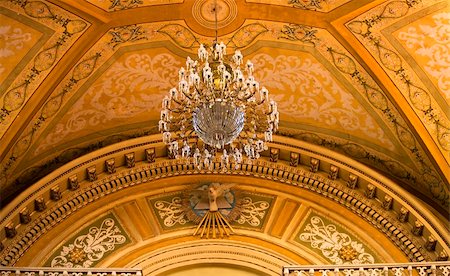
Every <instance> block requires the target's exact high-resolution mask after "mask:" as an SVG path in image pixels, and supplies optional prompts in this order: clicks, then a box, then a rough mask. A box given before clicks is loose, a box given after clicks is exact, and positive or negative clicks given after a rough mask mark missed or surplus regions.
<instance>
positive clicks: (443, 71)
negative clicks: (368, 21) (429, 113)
mask: <svg viewBox="0 0 450 276" xmlns="http://www.w3.org/2000/svg"><path fill="white" fill-rule="evenodd" d="M449 26H450V12H449V11H439V12H436V13H434V14H431V15H428V16H425V17H423V18H421V19H420V20H417V21H415V22H412V23H410V24H408V25H406V26H405V27H403V28H401V29H399V30H398V31H396V32H395V35H396V37H397V39H398V40H399V41H400V42H401V43H402V45H403V47H404V48H405V49H406V50H408V53H409V54H410V55H411V56H412V57H413V58H414V60H415V61H416V62H417V64H418V65H419V66H421V67H422V68H423V69H424V71H425V72H426V73H427V74H428V76H429V77H430V78H431V79H432V80H433V83H434V85H435V86H436V87H437V88H438V90H439V92H440V93H441V94H442V96H443V97H444V98H445V99H446V100H447V102H450V41H449V36H450V30H449Z"/></svg>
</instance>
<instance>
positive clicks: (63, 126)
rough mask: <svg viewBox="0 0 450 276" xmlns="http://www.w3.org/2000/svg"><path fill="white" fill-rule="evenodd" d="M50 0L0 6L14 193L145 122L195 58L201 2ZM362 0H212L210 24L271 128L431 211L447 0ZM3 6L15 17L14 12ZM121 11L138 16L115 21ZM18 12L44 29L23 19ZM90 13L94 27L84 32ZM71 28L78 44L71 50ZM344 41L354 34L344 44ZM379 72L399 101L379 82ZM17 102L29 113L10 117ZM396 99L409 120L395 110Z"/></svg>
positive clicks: (139, 132) (143, 127)
mask: <svg viewBox="0 0 450 276" xmlns="http://www.w3.org/2000/svg"><path fill="white" fill-rule="evenodd" d="M56 2H57V1H52V2H51V3H50V2H46V1H34V2H29V1H26V0H23V1H17V0H14V1H13V0H11V1H3V2H1V4H0V5H2V11H3V10H4V11H5V12H2V13H1V14H0V16H2V17H1V19H2V24H3V25H5V26H6V25H8V26H9V25H11V26H12V25H13V24H14V26H16V27H15V28H16V29H17V28H20V29H21V30H22V31H21V32H22V34H24V33H30V39H29V40H26V41H25V40H24V41H23V45H22V44H21V46H20V47H21V48H20V49H17V50H20V51H19V52H17V53H16V54H15V55H14V57H7V58H10V59H8V60H5V61H1V62H2V64H4V63H8V64H12V65H13V66H8V67H5V66H3V68H5V69H3V72H4V73H2V75H0V81H2V83H1V85H0V88H1V91H0V95H2V103H3V108H2V109H1V110H0V120H1V122H2V124H1V126H0V133H1V134H2V135H4V134H5V133H7V132H8V129H9V128H10V126H12V128H11V129H10V130H9V132H8V133H7V134H8V137H12V138H11V142H8V143H5V146H3V145H2V147H1V148H0V149H1V150H0V153H1V157H2V159H1V162H0V164H1V177H0V183H1V184H2V189H3V190H2V191H7V190H9V189H12V190H14V189H15V192H17V191H20V189H22V188H24V187H26V186H27V185H29V184H31V183H33V181H36V177H41V176H43V175H44V173H45V172H47V171H46V170H49V168H54V167H58V166H61V165H63V164H64V162H67V160H70V159H71V158H75V157H77V156H76V155H65V154H66V152H68V151H73V150H78V152H81V153H86V152H89V151H92V150H94V149H97V148H99V147H102V146H103V145H105V143H103V142H102V141H103V139H109V138H110V137H118V136H120V137H122V138H121V139H124V138H123V137H128V138H130V137H136V136H143V135H145V134H148V133H152V132H155V130H156V127H157V120H158V118H159V112H160V111H159V109H160V104H161V99H162V97H163V96H164V95H166V94H167V93H168V90H169V89H170V88H171V87H173V86H174V85H175V84H176V76H177V70H178V68H179V67H180V66H181V65H183V64H184V60H185V58H186V57H187V56H191V57H194V56H195V55H196V51H197V49H198V47H199V45H200V43H205V44H208V45H210V44H211V43H212V41H213V40H214V37H213V35H214V32H213V30H212V29H211V28H213V27H211V24H210V23H211V9H212V8H211V1H195V2H193V1H192V2H191V1H188V2H189V3H187V2H182V1H177V2H173V1H150V0H148V1H145V0H142V1H134V0H133V1H132V0H129V1H124V0H108V1H107V0H99V1H94V0H92V1H86V2H82V3H81V4H80V3H78V4H77V5H81V6H83V5H86V6H90V7H92V4H94V5H96V6H98V7H100V8H102V9H104V10H105V11H108V12H110V13H108V15H110V16H109V17H108V18H109V19H108V20H110V21H108V22H103V21H102V20H104V18H98V19H96V18H91V17H95V14H94V15H92V14H89V15H86V14H84V13H83V12H81V11H80V10H79V9H77V8H72V4H71V1H69V0H67V1H62V2H61V5H62V6H64V9H62V8H60V7H58V6H57V5H55V3H56ZM369 2H370V1H368V2H367V3H366V2H358V4H357V3H356V1H345V0H343V1H338V0H336V1H290V0H286V1H281V0H277V1H232V0H227V1H225V0H223V1H218V5H219V8H220V7H221V10H220V9H219V12H220V11H221V12H222V13H223V14H220V18H219V19H220V20H221V22H218V23H219V24H222V26H224V29H226V30H227V33H225V34H223V35H221V36H220V40H223V41H224V42H225V43H226V44H227V45H228V47H229V53H230V52H232V51H233V50H234V49H235V48H239V49H241V50H242V52H243V54H244V57H245V58H250V59H251V60H252V61H253V62H254V63H255V67H256V72H255V74H256V78H257V79H258V80H259V81H260V83H261V84H262V85H264V86H266V87H267V88H268V89H269V90H270V91H271V95H272V96H273V97H274V99H275V100H276V101H277V102H278V104H279V109H280V113H281V124H280V126H281V130H280V132H279V135H285V136H290V137H294V138H297V139H300V140H304V141H308V142H311V143H314V144H318V145H321V146H323V147H327V148H329V149H331V150H335V151H337V152H340V153H343V154H345V155H346V156H348V157H350V158H353V159H355V160H357V161H359V162H362V163H364V164H367V165H369V166H372V167H375V168H377V169H379V170H380V171H383V172H384V173H385V174H386V175H387V176H388V177H391V178H393V179H395V180H396V181H399V182H400V183H402V184H403V185H404V187H406V188H407V189H409V190H413V191H416V192H418V193H420V194H422V195H425V196H426V197H427V198H430V199H431V200H433V201H434V202H435V203H437V204H439V205H440V206H441V207H442V208H444V209H445V208H446V207H447V206H448V203H449V202H448V198H449V192H448V179H446V174H445V172H444V171H445V168H443V167H442V163H440V162H436V158H437V157H435V156H433V154H432V153H434V151H433V150H430V149H429V142H428V141H427V140H425V139H424V138H423V137H425V136H427V137H428V136H430V135H431V136H432V137H433V139H434V140H432V142H433V143H435V144H436V145H438V147H439V149H440V151H441V153H442V154H443V155H444V156H445V158H446V159H447V161H448V160H449V158H450V157H449V155H448V149H447V147H448V145H449V142H448V137H450V135H449V123H448V114H446V113H448V100H449V95H448V91H447V90H448V83H447V82H448V78H447V75H448V74H447V73H448V72H447V71H445V69H446V68H447V67H448V66H447V65H446V63H445V62H446V61H445V59H443V58H440V57H441V56H444V53H446V52H445V51H448V46H447V44H448V43H447V40H448V35H446V32H448V28H439V27H442V25H443V26H448V24H449V22H448V7H447V4H446V3H445V2H443V1H437V0H429V1H428V0H427V1H425V0H422V1H420V2H421V4H418V3H417V2H418V1H379V2H377V3H370V4H368V3H369ZM162 4H167V5H162ZM267 4H270V5H267ZM155 5H156V6H157V7H158V9H161V8H162V7H166V6H167V14H166V15H165V16H168V17H172V19H171V20H166V21H160V22H152V20H153V19H152V18H145V17H143V16H142V15H143V14H147V12H151V11H152V10H153V9H154V7H156V6H155ZM366 6H367V7H366ZM373 6H375V7H373ZM77 7H78V6H77ZM249 7H255V9H252V8H249ZM347 7H356V8H358V7H359V8H360V9H358V10H356V11H353V10H351V9H350V8H347ZM135 8H136V9H135ZM272 8H274V9H277V11H281V13H280V18H279V20H277V21H270V20H266V17H267V18H271V20H273V16H274V15H273V14H271V13H270V11H271V9H272ZM119 10H120V11H119ZM261 11H263V12H261ZM7 13H17V14H19V15H20V16H21V17H23V18H24V19H23V20H22V19H19V21H17V20H18V19H17V18H16V17H17V16H16V17H11V16H8V15H7ZM78 13H79V14H78ZM361 13H362V14H361ZM19 15H18V16H19ZM299 15H300V16H299ZM302 15H304V16H305V19H304V18H303V17H302ZM306 15H309V16H311V15H313V18H311V17H308V18H306ZM337 17H343V18H347V17H348V18H352V19H350V20H347V21H345V23H346V24H345V25H342V26H339V27H340V28H342V29H345V30H346V31H347V32H349V34H347V35H350V36H352V37H349V36H347V35H345V34H341V33H339V32H336V30H335V29H334V28H332V27H330V26H332V25H327V24H328V23H331V21H332V20H334V19H335V18H337ZM3 18H5V19H4V20H3ZM82 18H83V19H82ZM84 18H90V20H91V22H88V21H87V20H85V19H84ZM124 18H125V19H126V18H129V19H130V20H134V19H136V18H137V19H136V20H137V21H142V22H138V23H137V24H131V25H127V23H128V22H127V23H124ZM140 18H145V20H144V19H142V20H141V19H140ZM4 22H6V23H4ZM30 22H38V24H36V26H38V25H45V26H47V27H45V28H41V29H39V28H38V27H35V28H30V27H29V26H30V24H29V23H30ZM304 22H309V24H310V25H305V24H302V23H304ZM333 22H334V21H333ZM10 23H11V24H10ZM90 24H93V25H95V28H91V29H89V32H87V30H88V26H89V25H90ZM99 26H101V28H98V27H99ZM3 30H4V31H5V32H6V31H8V30H7V28H5V27H4V28H3ZM350 32H351V33H350ZM430 34H431V35H430ZM9 37H10V36H8V38H9ZM19 37H20V36H19ZM47 37H48V39H47V40H46V39H44V38H47ZM80 37H81V38H82V39H84V41H89V42H90V43H92V46H91V47H89V49H78V48H77V47H72V48H71V45H73V44H74V43H75V42H76V40H77V39H78V38H80ZM25 38H26V37H25ZM422 38H424V39H422ZM356 39H358V40H359V42H360V43H361V45H353V44H352V43H354V41H356ZM22 40H23V39H22ZM347 40H348V41H347ZM375 42H376V43H375ZM5 43H6V42H5ZM39 43H41V44H39ZM4 45H5V46H3V44H2V47H6V46H7V44H4ZM36 45H39V47H37V46H36ZM353 46H354V47H355V49H356V50H355V49H354V48H352V47H353ZM357 46H358V47H359V46H361V47H363V49H365V50H366V51H368V52H362V51H359V50H358V49H357ZM33 51H35V52H33ZM31 53H33V54H31ZM1 58H2V57H0V59H1ZM373 60H375V61H376V66H377V67H374V66H372V65H373V64H374V63H373ZM25 63H26V64H25ZM58 63H59V64H58ZM56 64H58V65H59V66H60V67H58V70H60V69H62V68H63V69H64V70H65V71H64V74H61V75H59V77H58V78H50V77H47V76H49V74H50V73H52V74H57V73H58V72H56V71H57V70H56V69H54V67H55V66H56ZM68 64H73V65H70V66H69V65H68ZM65 65H67V66H66V67H64V66H65ZM0 68H2V67H0ZM0 70H1V69H0ZM8 72H9V73H8ZM12 72H14V76H15V79H14V80H13V79H12V78H11V77H10V76H11V75H12ZM6 74H8V76H6ZM386 76H387V77H388V78H389V79H390V80H391V81H392V83H394V84H395V86H394V87H396V89H398V90H400V92H401V93H402V94H401V95H402V97H403V99H402V100H403V101H405V102H406V101H407V102H408V104H409V105H408V106H405V105H404V104H403V102H401V100H399V99H398V97H397V96H395V93H397V91H391V86H389V85H386V84H385V83H382V81H380V80H384V78H383V77H386ZM46 77H47V78H46ZM8 80H11V81H10V83H8ZM44 81H45V84H46V85H44V86H42V87H40V85H41V84H42V83H43V82H44ZM39 87H40V88H39ZM46 88H49V89H46ZM35 91H40V92H41V94H39V95H35V94H34V92H35ZM14 95H15V96H16V98H14V97H13V96H14ZM393 95H394V96H393ZM30 98H32V99H33V101H31V102H30V103H28V100H29V99H30ZM11 99H15V100H14V101H13V100H11ZM405 99H406V100H405ZM5 103H6V104H5ZM22 109H24V111H23V112H24V113H25V114H31V115H29V116H23V117H19V119H18V120H16V121H15V119H17V115H18V114H20V113H19V112H21V110H22ZM410 109H412V110H414V112H415V114H416V115H417V117H418V118H420V120H421V122H422V124H423V125H421V126H416V125H415V124H414V122H415V121H414V120H412V118H408V116H407V115H406V114H410V113H409V110H410ZM421 127H422V128H424V129H425V130H426V131H422V130H421ZM112 140H114V139H112ZM8 141H9V140H8ZM62 156H65V157H64V158H63V157H62ZM67 156H69V157H70V158H69V157H67ZM23 174H25V175H26V176H27V177H22V175H23ZM30 175H31V176H34V177H35V178H30V177H29V176H30ZM18 179H19V180H18ZM14 184H17V185H16V186H14ZM8 193H9V192H8Z"/></svg>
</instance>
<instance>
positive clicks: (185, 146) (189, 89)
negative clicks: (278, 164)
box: [158, 42, 279, 170]
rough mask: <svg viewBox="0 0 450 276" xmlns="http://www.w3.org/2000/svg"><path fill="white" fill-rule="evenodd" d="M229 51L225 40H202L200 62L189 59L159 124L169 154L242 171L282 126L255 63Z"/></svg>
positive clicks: (198, 163) (205, 165) (164, 103)
mask: <svg viewBox="0 0 450 276" xmlns="http://www.w3.org/2000/svg"><path fill="white" fill-rule="evenodd" d="M226 49H227V47H226V45H225V44H224V43H223V42H220V43H214V44H213V46H212V47H211V48H210V49H209V50H208V49H207V47H205V46H204V45H203V44H201V45H200V47H199V49H198V60H193V59H191V58H190V57H188V58H187V59H186V67H182V68H180V70H179V71H178V85H177V86H176V87H174V88H172V89H170V90H169V95H168V96H166V97H164V99H163V101H162V110H161V117H160V121H159V124H158V126H159V130H160V131H161V133H162V135H163V142H164V143H165V144H166V145H167V149H168V152H169V155H170V156H171V157H172V158H175V159H181V160H184V161H185V162H186V163H192V164H194V165H195V166H196V167H197V168H198V169H206V170H210V169H212V168H213V166H214V163H215V162H217V163H218V164H220V167H221V168H222V169H224V170H226V169H228V168H231V167H232V168H235V169H238V168H239V166H240V164H242V162H244V160H245V159H247V160H250V161H251V160H255V159H258V158H259V157H260V153H261V152H262V151H264V150H266V149H267V145H266V142H270V141H272V135H273V133H274V132H276V131H277V129H278V123H279V113H278V109H277V105H276V103H275V101H273V100H271V99H270V97H269V91H268V90H267V89H266V88H265V87H264V86H262V87H261V88H260V84H259V82H257V81H256V80H255V78H254V77H253V72H254V70H255V69H254V65H253V63H252V62H251V61H250V60H247V61H246V62H245V63H244V57H243V55H242V53H241V51H239V50H236V51H235V53H234V55H232V56H231V57H229V58H228V59H227V56H226ZM242 66H243V68H242ZM231 164H234V166H230V165H231Z"/></svg>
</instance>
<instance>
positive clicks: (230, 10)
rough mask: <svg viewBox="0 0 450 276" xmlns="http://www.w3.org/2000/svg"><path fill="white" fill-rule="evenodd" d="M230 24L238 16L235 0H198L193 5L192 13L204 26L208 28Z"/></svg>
mask: <svg viewBox="0 0 450 276" xmlns="http://www.w3.org/2000/svg"><path fill="white" fill-rule="evenodd" d="M216 11H217V27H219V28H223V27H225V26H228V25H229V24H230V23H231V22H232V21H233V20H234V19H235V18H236V16H237V5H236V2H235V1H234V0H196V1H195V3H194V5H193V6H192V15H193V16H194V19H195V21H197V22H198V23H199V24H200V25H202V26H203V27H206V28H208V29H215V28H216V21H215V17H216Z"/></svg>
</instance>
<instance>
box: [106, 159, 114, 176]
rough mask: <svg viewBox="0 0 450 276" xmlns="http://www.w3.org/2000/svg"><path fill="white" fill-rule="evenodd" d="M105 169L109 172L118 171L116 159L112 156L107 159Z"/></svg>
mask: <svg viewBox="0 0 450 276" xmlns="http://www.w3.org/2000/svg"><path fill="white" fill-rule="evenodd" d="M105 171H106V172H107V173H109V174H113V173H115V172H116V159H114V158H111V159H108V160H106V161H105Z"/></svg>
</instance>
